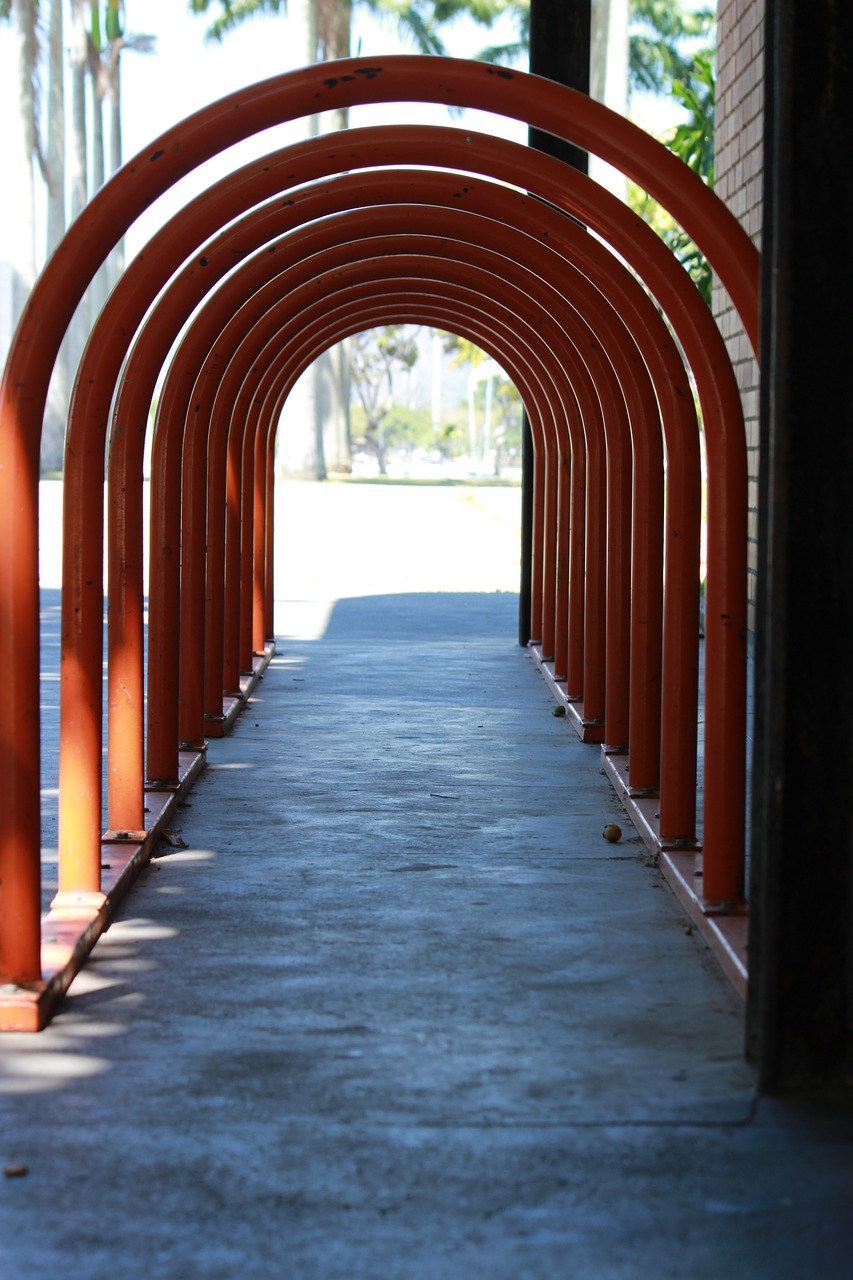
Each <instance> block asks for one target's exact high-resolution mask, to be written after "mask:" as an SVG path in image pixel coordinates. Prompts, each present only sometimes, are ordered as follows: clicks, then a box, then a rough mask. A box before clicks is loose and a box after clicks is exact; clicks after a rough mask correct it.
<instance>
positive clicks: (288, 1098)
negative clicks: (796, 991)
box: [0, 590, 853, 1280]
mask: <svg viewBox="0 0 853 1280" xmlns="http://www.w3.org/2000/svg"><path fill="white" fill-rule="evenodd" d="M516 607H517V606H516V601H515V598H514V597H513V596H512V595H508V594H499V593H498V594H494V593H489V594H482V595H481V594H474V593H470V592H456V593H452V594H437V593H435V592H432V591H429V590H427V591H419V592H410V593H406V592H397V593H395V594H390V595H372V596H371V595H362V596H360V597H357V598H356V597H350V598H339V599H338V600H337V602H336V603H334V604H333V605H328V606H326V605H323V603H322V601H321V602H320V603H319V604H318V602H317V601H316V600H315V601H310V600H304V601H303V603H302V604H301V605H293V606H292V607H291V609H290V610H289V616H290V617H291V618H293V619H294V620H295V624H294V626H293V627H292V628H291V630H292V631H293V633H294V634H292V635H291V636H290V637H289V638H285V639H283V641H282V644H281V648H280V652H279V654H278V656H277V657H276V658H275V660H274V662H273V664H272V667H271V668H270V670H269V671H268V673H267V675H266V677H265V678H264V680H263V682H262V684H261V685H260V687H259V690H258V694H257V697H256V699H255V702H254V703H253V705H252V707H251V708H250V709H249V711H248V713H247V714H246V715H244V717H243V719H242V721H241V722H240V724H239V726H238V728H237V731H236V732H235V734H234V736H233V737H232V738H230V739H227V740H225V741H221V742H216V743H214V744H212V746H211V750H210V764H209V768H208V770H207V772H206V774H205V775H204V776H203V778H202V779H201V781H200V782H199V784H198V785H197V787H196V789H195V791H194V792H193V793H192V795H191V797H190V800H189V803H188V804H187V805H186V807H185V808H184V809H183V810H182V820H181V823H180V827H179V829H176V832H175V835H176V837H180V839H179V840H177V839H176V844H175V846H173V847H170V848H164V849H163V851H162V856H159V857H158V858H157V859H156V860H155V862H154V864H153V865H152V867H151V868H150V870H149V871H148V872H147V873H146V874H145V875H144V876H143V878H142V880H141V881H140V883H139V884H138V885H137V887H136V889H135V890H134V892H133V894H132V896H131V898H130V899H129V900H128V902H127V903H126V905H125V909H124V911H123V912H122V915H121V919H120V920H119V921H117V922H116V923H115V924H114V925H113V927H112V928H111V929H110V930H109V932H108V933H107V935H106V936H105V937H104V938H103V939H102V941H101V943H100V944H99V945H98V947H97V949H96V952H95V955H94V957H93V960H92V961H91V962H90V964H89V966H88V968H87V969H86V970H85V971H84V973H83V974H82V975H81V976H80V977H79V978H78V980H77V981H76V982H75V984H74V986H73V987H72V991H71V994H70V997H69V999H68V1001H67V1004H66V1007H65V1009H64V1011H63V1012H62V1013H61V1014H60V1016H59V1017H57V1019H56V1020H55V1022H54V1024H53V1025H52V1026H51V1027H50V1028H49V1029H48V1030H47V1031H46V1032H44V1033H42V1035H40V1036H19V1037H14V1038H7V1039H6V1040H5V1041H4V1042H3V1044H2V1045H0V1163H2V1165H3V1166H5V1168H6V1171H7V1176H6V1177H4V1178H0V1277H2V1278H3V1280H37V1278H40V1277H47V1276H53V1275H55V1274H57V1273H61V1274H74V1275H78V1276H81V1277H84V1278H85V1280H107V1278H109V1280H114V1278H115V1277H122V1280H135V1278H136V1277H140V1278H141V1277H146V1278H149V1277H168V1278H170V1280H171V1278H172V1277H174V1278H175V1280H184V1278H188V1277H199V1278H204V1280H220V1278H221V1280H231V1278H232V1277H241V1278H243V1277H245V1278H247V1280H251V1278H253V1277H258V1278H259V1280H260V1278H266V1277H270V1278H276V1277H294V1278H299V1280H302V1278H303V1277H304V1278H305V1280H311V1278H314V1277H317V1278H318V1280H333V1278H337V1277H342V1278H343V1277H346V1278H347V1280H350V1278H355V1277H359V1278H361V1277H370V1278H371V1280H373V1278H375V1280H396V1278H398V1277H399V1278H400V1280H404V1278H405V1280H410V1278H411V1280H427V1278H429V1280H432V1278H433V1277H437V1278H445V1277H446V1278H447V1280H457V1278H458V1280H468V1278H469V1277H477V1278H479V1277H482V1278H483V1280H486V1278H489V1280H492V1278H495V1280H502V1278H506V1280H528V1278H530V1280H534V1278H538V1277H543V1280H544V1278H545V1277H549V1278H553V1277H560V1278H563V1277H565V1280H609V1278H610V1277H614V1278H615V1277H619V1278H621V1277H625V1278H626V1280H627V1278H628V1277H631V1278H632V1280H647V1278H648V1280H658V1278H664V1280H665V1278H666V1277H679V1278H680V1277H695V1278H696V1280H703V1278H704V1277H708V1278H710V1277H719V1276H721V1275H722V1276H725V1277H726V1280H741V1278H743V1280H763V1278H765V1277H766V1278H767V1280H771V1278H772V1280H779V1278H783V1277H784V1278H788V1277H803V1280H807V1278H808V1280H811V1278H812V1277H821V1280H835V1278H836V1277H837V1278H838V1280H842V1277H843V1278H845V1280H846V1278H847V1277H849V1275H850V1273H851V1256H853V1215H851V1212H850V1205H851V1193H853V1160H851V1155H853V1144H851V1139H853V1120H852V1119H851V1117H850V1115H849V1114H848V1115H847V1116H846V1117H845V1115H844V1114H843V1112H840V1111H839V1109H838V1108H834V1109H833V1108H831V1107H829V1106H827V1105H824V1106H822V1107H817V1106H810V1105H808V1104H806V1103H804V1102H800V1103H797V1104H794V1103H791V1102H781V1101H761V1102H757V1101H756V1099H755V1096H754V1082H753V1078H752V1074H751V1072H750V1070H749V1069H748V1068H747V1067H746V1066H745V1065H744V1063H743V1060H742V1046H741V1041H742V1025H741V1024H742V1010H741V1008H740V1006H739V1003H738V1001H737V1000H736V998H735V997H734V995H733V994H732V992H731V991H730V990H729V988H728V986H727V985H726V982H725V980H724V979H723V978H722V977H721V976H720V974H719V973H718V971H717V968H716V966H715V963H714V962H713V961H712V959H711V958H710V957H709V955H708V953H707V952H706V951H705V949H704V947H703V945H702V944H701V943H700V942H699V941H698V939H697V937H696V935H695V934H692V933H690V932H689V931H688V930H687V927H686V926H685V922H684V920H683V917H682V915H681V913H680V910H679V908H678V907H677V904H676V903H675V901H674V900H673V898H672V897H671V895H670V893H669V891H668V890H667V889H666V887H665V886H664V885H663V883H662V881H661V879H660V876H659V874H658V873H657V871H655V870H654V869H653V868H652V867H650V866H648V865H647V861H646V859H645V857H644V850H643V848H642V846H641V845H640V843H639V841H638V840H637V839H636V838H635V837H633V836H632V833H631V832H630V830H628V829H627V824H626V823H625V820H624V818H623V816H622V812H621V809H620V808H619V807H618V805H617V804H616V802H615V800H614V799H613V796H612V794H611V792H610V789H609V787H608V785H607V783H606V782H605V780H604V779H603V777H602V776H601V774H600V772H599V767H598V758H597V752H596V751H595V750H594V749H590V748H589V747H585V746H583V745H582V744H581V743H579V742H578V741H577V739H576V738H575V737H574V735H573V734H572V732H571V730H570V729H569V728H568V727H567V725H566V723H565V721H563V720H560V719H557V718H555V717H553V716H552V715H551V705H552V704H551V700H550V697H549V695H548V693H547V690H546V688H545V685H544V682H543V681H542V679H541V677H540V676H539V674H538V672H537V671H536V670H535V668H534V666H533V664H532V663H531V661H530V659H529V658H528V657H527V655H526V654H525V653H524V652H523V651H521V650H520V649H519V648H518V646H517V644H516V643H515V639H514V636H515V625H516ZM319 615H322V619H323V622H322V626H320V627H315V626H314V625H313V623H311V619H312V618H313V619H315V620H316V618H317V617H318V616H319ZM300 619H301V621H300ZM296 623H299V625H296ZM318 633H319V634H318ZM612 820H615V821H617V822H618V823H619V824H620V825H621V826H622V827H623V829H624V835H623V838H622V840H621V841H620V842H619V843H617V844H613V845H611V844H608V843H606V842H605V841H604V840H603V839H602V837H601V830H602V827H603V825H604V824H605V823H606V822H608V821H612ZM181 842H185V846H186V847H181ZM16 1175H18V1176H16Z"/></svg>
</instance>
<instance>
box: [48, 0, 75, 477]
mask: <svg viewBox="0 0 853 1280" xmlns="http://www.w3.org/2000/svg"><path fill="white" fill-rule="evenodd" d="M64 77H65V45H64V30H63V4H62V0H50V19H49V36H48V86H47V137H46V140H45V147H46V151H47V157H46V159H47V227H46V230H47V244H46V249H47V253H48V255H50V254H51V253H53V251H54V249H55V248H56V246H57V245H58V244H59V241H60V240H61V239H62V236H63V235H64V233H65V225H66V223H65V89H64ZM69 358H70V354H69V348H68V342H67V340H64V341H63V343H62V346H61V347H60V349H59V355H58V357H57V361H56V366H55V368H54V371H53V377H52V379H51V383H50V390H49V392H48V399H47V407H46V411H45V419H44V430H43V431H42V439H41V466H42V470H43V471H58V470H61V468H62V452H63V440H64V437H65V419H66V415H67V412H68V393H69V384H70V378H69Z"/></svg>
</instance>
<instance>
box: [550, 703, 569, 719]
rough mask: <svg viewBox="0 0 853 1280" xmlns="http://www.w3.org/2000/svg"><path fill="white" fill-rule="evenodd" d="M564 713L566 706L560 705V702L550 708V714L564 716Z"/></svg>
mask: <svg viewBox="0 0 853 1280" xmlns="http://www.w3.org/2000/svg"><path fill="white" fill-rule="evenodd" d="M565 714H566V708H565V707H564V706H563V705H562V703H558V704H557V706H556V707H552V708H551V715H552V716H564V715H565Z"/></svg>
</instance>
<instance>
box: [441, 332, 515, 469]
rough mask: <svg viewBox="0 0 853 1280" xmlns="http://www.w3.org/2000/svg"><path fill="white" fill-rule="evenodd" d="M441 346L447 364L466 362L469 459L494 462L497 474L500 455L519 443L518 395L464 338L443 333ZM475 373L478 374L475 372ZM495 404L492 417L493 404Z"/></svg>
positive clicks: (504, 375) (487, 360) (500, 464)
mask: <svg viewBox="0 0 853 1280" xmlns="http://www.w3.org/2000/svg"><path fill="white" fill-rule="evenodd" d="M443 346H444V350H445V351H447V352H449V353H450V354H451V356H452V359H451V362H450V363H451V365H452V367H454V368H460V367H463V366H465V365H467V366H468V367H469V368H470V370H471V373H470V375H469V399H468V412H469V421H470V425H469V433H470V436H471V440H470V451H471V455H472V457H471V460H472V462H474V461H475V459H476V458H479V460H480V463H481V464H482V463H490V464H492V465H493V466H494V472H495V475H496V476H499V475H500V474H501V471H502V469H503V462H504V457H505V455H506V453H507V452H508V451H511V450H512V449H513V448H520V447H521V397H520V395H519V394H518V390H517V388H516V386H515V384H514V383H513V382H512V380H511V379H510V378H508V377H507V375H506V374H505V373H504V371H503V369H501V368H500V367H499V366H498V365H497V364H496V363H495V361H494V360H492V359H491V357H490V356H488V355H487V354H486V352H485V351H483V350H482V348H481V347H478V346H477V345H476V343H474V342H471V341H470V339H468V338H460V337H459V336H458V335H457V334H455V333H446V334H444V336H443ZM478 375H479V376H478ZM495 403H496V404H497V409H498V414H497V416H496V417H495V415H494V414H493V408H494V405H495ZM475 413H480V414H481V415H482V438H481V439H480V440H479V441H478V440H477V439H476V436H477V435H478V434H479V433H478V432H477V429H476V424H475Z"/></svg>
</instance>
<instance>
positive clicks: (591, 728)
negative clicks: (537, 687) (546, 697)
mask: <svg viewBox="0 0 853 1280" xmlns="http://www.w3.org/2000/svg"><path fill="white" fill-rule="evenodd" d="M531 652H532V654H533V657H534V658H535V659H536V662H537V664H538V666H539V670H540V671H541V672H542V675H543V676H544V677H545V681H546V683H547V685H548V687H549V689H550V690H551V692H552V693H553V695H554V697H555V698H556V700H557V705H558V706H561V707H563V708H564V709H565V712H566V719H567V720H571V722H572V725H573V726H574V730H575V733H576V734H577V735H578V737H579V738H580V740H581V742H603V741H604V721H603V720H591V719H589V718H588V717H587V716H585V715H584V706H583V699H582V698H570V697H569V693H568V688H567V685H566V681H565V680H560V679H558V677H557V676H556V675H555V674H554V664H553V662H551V661H550V659H547V658H543V657H542V650H541V649H540V648H538V646H536V645H534V646H532V648H531Z"/></svg>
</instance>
